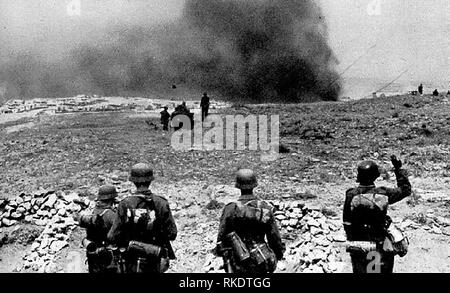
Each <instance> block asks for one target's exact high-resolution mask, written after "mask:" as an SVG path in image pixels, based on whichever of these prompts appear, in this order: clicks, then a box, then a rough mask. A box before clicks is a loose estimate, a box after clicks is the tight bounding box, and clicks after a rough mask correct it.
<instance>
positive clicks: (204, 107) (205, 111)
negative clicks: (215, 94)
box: [200, 93, 210, 122]
mask: <svg viewBox="0 0 450 293" xmlns="http://www.w3.org/2000/svg"><path fill="white" fill-rule="evenodd" d="M209 105H210V102H209V97H208V94H207V93H203V97H202V100H201V102H200V108H201V109H202V122H203V121H205V119H206V117H207V116H208V111H209Z"/></svg>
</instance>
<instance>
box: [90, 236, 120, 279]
mask: <svg viewBox="0 0 450 293" xmlns="http://www.w3.org/2000/svg"><path fill="white" fill-rule="evenodd" d="M83 245H84V246H85V248H86V258H87V262H88V266H89V272H91V273H107V272H116V271H117V265H116V263H115V256H114V254H113V253H112V251H111V250H109V249H108V248H107V247H106V246H104V245H101V244H97V243H95V242H92V241H89V240H86V239H85V240H83Z"/></svg>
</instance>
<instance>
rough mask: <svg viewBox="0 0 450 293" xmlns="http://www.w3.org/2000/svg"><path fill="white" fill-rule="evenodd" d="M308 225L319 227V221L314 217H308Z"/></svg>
mask: <svg viewBox="0 0 450 293" xmlns="http://www.w3.org/2000/svg"><path fill="white" fill-rule="evenodd" d="M307 224H308V226H312V227H320V223H319V222H317V221H316V220H315V219H310V220H308V222H307Z"/></svg>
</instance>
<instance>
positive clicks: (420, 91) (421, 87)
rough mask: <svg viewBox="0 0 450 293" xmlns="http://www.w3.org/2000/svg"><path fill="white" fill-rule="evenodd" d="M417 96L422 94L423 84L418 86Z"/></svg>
mask: <svg viewBox="0 0 450 293" xmlns="http://www.w3.org/2000/svg"><path fill="white" fill-rule="evenodd" d="M419 94H420V95H421V94H423V84H420V85H419Z"/></svg>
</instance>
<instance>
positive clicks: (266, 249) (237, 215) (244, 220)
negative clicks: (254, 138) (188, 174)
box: [215, 169, 284, 273]
mask: <svg viewBox="0 0 450 293" xmlns="http://www.w3.org/2000/svg"><path fill="white" fill-rule="evenodd" d="M257 185H258V183H257V180H256V176H255V174H254V173H253V171H252V170H248V169H241V170H239V171H238V172H237V174H236V187H237V188H239V189H240V190H241V196H240V198H239V199H238V201H237V202H233V203H230V204H228V205H226V206H225V208H224V210H223V212H222V216H221V218H220V225H219V234H218V237H217V247H216V251H215V253H216V255H218V256H222V257H223V259H224V266H225V271H226V272H228V273H250V272H251V273H272V272H274V271H275V269H276V266H277V262H278V260H281V259H282V258H283V253H284V244H283V243H282V241H281V237H280V233H279V231H278V227H277V225H276V223H275V218H274V215H273V212H272V211H273V209H272V207H271V206H270V205H269V204H268V203H266V202H264V201H261V200H259V199H258V198H257V197H256V196H255V195H254V194H253V189H254V188H255V187H256V186H257ZM266 237H267V242H268V243H267V242H266V239H265V238H266Z"/></svg>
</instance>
